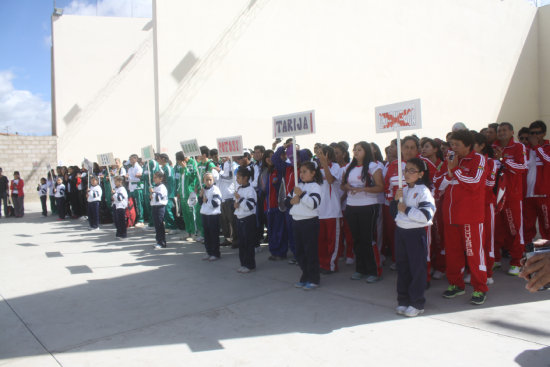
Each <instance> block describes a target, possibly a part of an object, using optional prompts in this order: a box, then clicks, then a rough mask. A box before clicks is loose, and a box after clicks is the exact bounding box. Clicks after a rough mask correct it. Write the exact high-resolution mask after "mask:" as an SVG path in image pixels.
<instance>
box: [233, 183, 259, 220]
mask: <svg viewBox="0 0 550 367" xmlns="http://www.w3.org/2000/svg"><path fill="white" fill-rule="evenodd" d="M237 194H239V196H240V198H239V200H237V202H238V203H239V207H238V208H237V209H235V215H236V216H237V218H239V219H242V218H245V217H248V216H249V215H256V205H257V200H258V198H257V196H256V190H254V188H253V187H252V185H251V184H248V185H247V186H239V187H238V188H237Z"/></svg>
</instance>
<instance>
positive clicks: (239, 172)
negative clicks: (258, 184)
mask: <svg viewBox="0 0 550 367" xmlns="http://www.w3.org/2000/svg"><path fill="white" fill-rule="evenodd" d="M253 174H254V172H253V171H250V170H249V169H248V167H243V166H240V167H239V169H238V170H237V176H241V177H247V178H248V180H250V178H251V177H252V175H253Z"/></svg>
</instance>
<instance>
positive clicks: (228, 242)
mask: <svg viewBox="0 0 550 367" xmlns="http://www.w3.org/2000/svg"><path fill="white" fill-rule="evenodd" d="M220 246H231V242H230V241H228V240H225V241H223V242H222V243H220Z"/></svg>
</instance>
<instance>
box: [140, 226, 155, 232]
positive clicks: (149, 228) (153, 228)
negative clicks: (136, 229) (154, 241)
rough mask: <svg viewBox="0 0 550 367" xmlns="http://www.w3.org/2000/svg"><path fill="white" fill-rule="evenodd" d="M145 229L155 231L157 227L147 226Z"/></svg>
mask: <svg viewBox="0 0 550 367" xmlns="http://www.w3.org/2000/svg"><path fill="white" fill-rule="evenodd" d="M143 229H144V230H145V231H154V230H155V227H151V226H147V227H144V228H143Z"/></svg>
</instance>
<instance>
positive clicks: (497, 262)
mask: <svg viewBox="0 0 550 367" xmlns="http://www.w3.org/2000/svg"><path fill="white" fill-rule="evenodd" d="M501 267H502V264H501V263H500V261H495V263H494V264H493V270H495V269H500V268H501Z"/></svg>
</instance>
